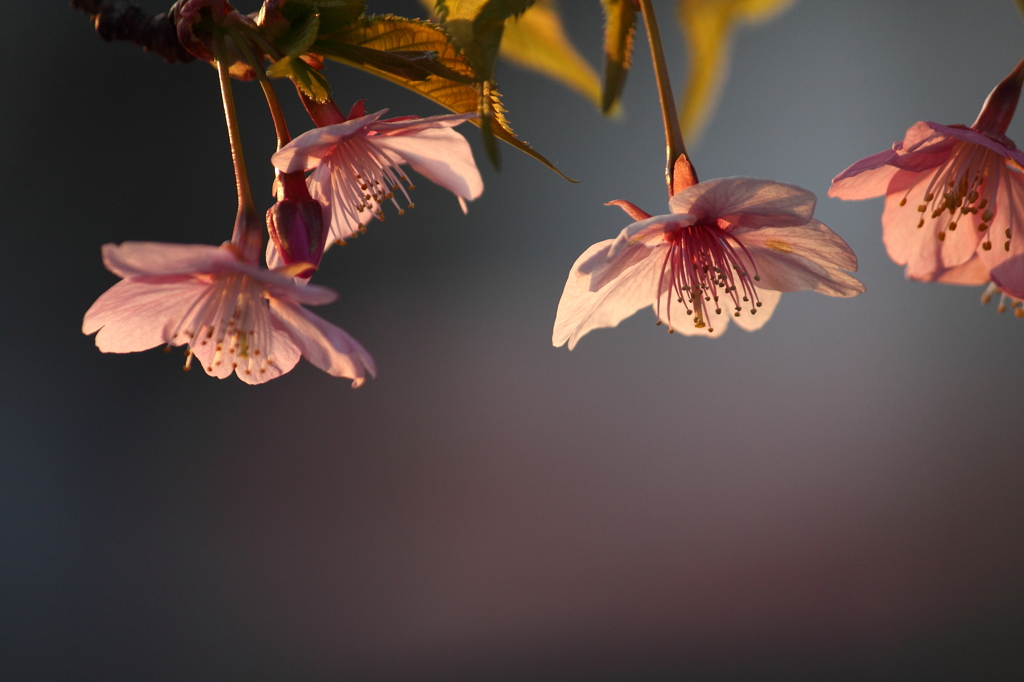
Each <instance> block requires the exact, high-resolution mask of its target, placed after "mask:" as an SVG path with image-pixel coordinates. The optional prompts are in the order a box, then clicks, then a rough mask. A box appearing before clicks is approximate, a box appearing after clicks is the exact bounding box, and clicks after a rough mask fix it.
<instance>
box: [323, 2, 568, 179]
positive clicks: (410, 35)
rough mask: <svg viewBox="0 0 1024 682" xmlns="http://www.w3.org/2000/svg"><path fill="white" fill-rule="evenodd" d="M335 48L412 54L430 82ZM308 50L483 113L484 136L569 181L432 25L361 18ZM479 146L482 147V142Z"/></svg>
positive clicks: (459, 109)
mask: <svg viewBox="0 0 1024 682" xmlns="http://www.w3.org/2000/svg"><path fill="white" fill-rule="evenodd" d="M340 44H341V45H344V44H347V45H354V46H358V47H362V48H368V49H370V50H376V51H379V52H386V53H389V54H391V55H392V56H395V55H399V56H404V57H405V58H406V59H408V58H409V56H410V55H417V59H415V60H412V62H411V63H415V64H416V65H418V66H421V67H422V68H423V69H424V70H426V71H429V72H430V77H429V78H427V79H426V80H418V79H411V78H405V77H403V76H401V75H399V74H397V73H393V72H390V71H388V70H386V69H384V68H382V67H381V66H380V65H377V64H375V63H372V62H370V61H365V60H364V61H355V60H352V59H351V58H350V56H349V57H346V56H341V55H342V54H343V53H344V52H345V50H344V48H342V49H340V50H339V49H338V45H340ZM310 51H311V52H314V53H317V54H323V55H324V56H326V57H329V58H330V59H333V60H335V61H339V62H342V63H344V64H348V65H349V66H354V67H356V68H359V69H362V70H364V71H366V72H368V73H371V74H374V75H376V76H379V77H381V78H384V79H387V80H389V81H391V82H393V83H397V84H399V85H401V86H403V87H406V88H408V89H410V90H412V91H413V92H416V93H418V94H420V95H422V96H423V97H426V98H427V99H429V100H431V101H432V102H436V103H437V104H440V105H441V106H443V107H445V108H446V109H449V110H451V111H454V112H456V113H459V114H463V113H468V112H471V111H475V112H478V113H479V112H480V111H481V109H483V110H484V112H485V118H484V121H486V122H487V123H489V125H487V128H486V131H485V132H486V134H487V135H490V136H493V137H494V138H498V139H500V140H504V141H505V142H507V143H508V144H510V145H512V146H513V147H515V148H516V149H519V150H520V151H522V152H524V153H526V154H529V155H530V156H532V157H533V158H535V159H537V160H538V161H540V162H541V163H543V164H544V165H545V166H547V167H548V168H550V169H551V170H553V171H555V172H556V173H558V174H559V175H561V176H562V177H563V178H566V180H569V178H567V177H566V176H565V175H563V174H562V173H561V171H559V170H558V169H557V168H555V166H554V165H553V164H552V163H551V162H550V161H548V160H547V159H545V158H544V157H543V156H542V155H540V154H539V153H538V152H536V151H535V150H534V149H533V148H531V147H530V145H528V144H527V143H526V142H523V141H522V140H520V139H519V138H518V137H516V135H515V133H513V132H512V128H511V126H510V125H509V123H508V120H507V119H506V118H505V115H504V114H505V109H504V107H502V106H501V101H500V95H499V94H498V91H497V89H496V86H495V85H494V83H493V82H489V81H487V82H484V83H478V82H477V81H476V74H475V73H474V71H473V68H472V67H471V66H470V65H469V63H468V62H467V60H466V58H465V56H464V55H462V54H461V53H460V52H459V50H458V49H457V48H456V47H455V45H454V44H453V42H452V40H451V39H450V38H449V37H448V35H447V34H446V33H445V31H444V30H443V29H442V28H441V27H439V26H437V25H436V24H432V23H430V22H427V21H419V20H417V19H404V18H402V17H396V16H392V15H384V16H378V17H367V18H366V19H364V20H362V21H360V22H357V23H355V24H353V25H351V26H349V27H347V28H345V29H343V30H340V31H336V32H335V33H332V34H331V35H330V36H329V37H320V38H318V39H317V41H316V42H315V43H313V45H312V46H311V48H310ZM362 54H364V55H365V54H367V53H365V52H364V53H362ZM472 123H474V124H476V125H477V126H483V125H484V122H483V121H482V120H481V119H475V120H473V121H472ZM491 144H493V141H492V143H491ZM484 145H485V147H487V145H488V142H487V139H486V137H485V140H484ZM489 155H490V153H489Z"/></svg>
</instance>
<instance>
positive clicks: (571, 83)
mask: <svg viewBox="0 0 1024 682" xmlns="http://www.w3.org/2000/svg"><path fill="white" fill-rule="evenodd" d="M420 4H421V5H423V6H424V7H426V8H427V9H429V10H430V11H431V16H432V17H433V18H435V19H437V18H438V14H437V12H436V11H435V10H434V5H435V3H434V2H433V0H420ZM498 54H499V55H501V56H502V57H505V58H506V59H508V60H509V61H511V62H514V63H516V64H518V65H519V66H522V67H524V68H527V69H533V70H534V71H537V72H538V73H541V74H544V75H545V76H547V77H549V78H553V79H554V80H556V81H558V82H560V83H562V84H563V85H565V86H567V87H569V88H571V89H572V90H575V91H576V92H578V93H580V94H582V95H583V96H584V97H586V98H587V99H589V100H591V101H592V102H594V103H595V104H596V105H597V106H600V105H601V82H600V79H599V77H598V75H597V72H596V71H595V70H594V68H593V67H592V66H591V65H590V64H589V63H588V62H587V60H586V59H584V58H583V57H582V56H581V55H580V53H579V51H578V50H576V48H575V47H574V46H573V44H572V43H571V42H570V41H569V37H568V36H567V35H566V34H565V29H564V28H563V26H562V20H561V18H560V17H559V15H558V11H557V9H556V8H555V2H554V0H537V1H536V2H535V3H534V4H533V5H532V6H530V7H529V8H528V9H527V10H526V11H525V12H523V13H522V14H521V15H519V17H511V18H509V19H506V20H505V29H504V33H503V34H502V36H501V44H500V46H499V49H498Z"/></svg>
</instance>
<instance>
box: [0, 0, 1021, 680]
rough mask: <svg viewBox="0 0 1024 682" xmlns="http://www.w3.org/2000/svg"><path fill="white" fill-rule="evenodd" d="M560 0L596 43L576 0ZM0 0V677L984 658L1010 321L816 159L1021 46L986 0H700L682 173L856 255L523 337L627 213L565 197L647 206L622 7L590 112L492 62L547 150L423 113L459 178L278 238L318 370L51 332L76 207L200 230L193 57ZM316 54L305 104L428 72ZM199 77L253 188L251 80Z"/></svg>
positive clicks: (970, 106)
mask: <svg viewBox="0 0 1024 682" xmlns="http://www.w3.org/2000/svg"><path fill="white" fill-rule="evenodd" d="M143 6H144V7H146V8H147V9H148V10H150V11H159V10H160V9H161V8H163V6H164V5H163V3H161V2H158V1H156V0H150V1H148V2H146V3H144V5H143ZM561 6H562V9H563V11H564V13H565V15H566V18H567V25H568V29H569V31H570V33H571V35H572V37H573V38H574V40H575V41H576V42H577V44H578V45H580V47H581V49H582V50H583V51H584V52H585V54H586V55H587V57H588V58H589V59H590V60H591V61H592V62H593V63H595V64H596V63H598V60H599V58H600V32H601V24H602V18H601V14H600V11H599V8H598V3H597V2H588V3H583V2H575V1H573V2H568V1H566V0H563V2H562V5H561ZM657 6H658V8H659V11H661V16H662V22H663V24H664V25H663V32H664V33H665V34H666V39H667V41H668V51H669V58H670V60H671V62H672V66H673V70H674V75H675V80H676V82H677V84H679V83H681V80H682V73H683V67H684V64H685V59H684V52H683V49H682V45H681V38H680V36H679V33H678V31H677V30H676V29H675V28H674V27H673V25H672V16H673V14H672V7H671V4H670V3H667V2H662V3H657ZM2 7H3V20H2V21H0V56H2V58H3V65H4V66H3V69H2V70H0V80H2V92H3V100H2V103H0V125H2V130H3V134H2V135H0V173H2V178H0V186H2V187H3V188H4V189H5V191H6V198H5V200H4V202H3V211H2V214H0V215H2V228H3V229H2V231H0V244H2V247H0V248H2V254H3V259H4V267H3V269H2V271H0V273H2V274H0V278H2V286H3V292H4V296H3V297H2V298H0V321H2V322H0V324H2V327H0V329H2V330H3V334H2V336H0V353H2V357H3V360H4V362H3V370H2V379H0V448H2V455H0V676H2V677H3V678H4V679H11V680H37V679H40V680H43V679H53V680H58V679H60V680H71V679H103V680H122V679H124V680H129V679H130V680H180V679H196V680H284V679H295V680H341V679H366V680H398V679H402V680H405V679H510V680H511V679H587V680H600V679H609V680H610V679H692V680H750V679H763V678H769V677H778V678H786V679H791V680H801V679H807V680H817V679H821V680H824V679H828V680H862V679H863V680H869V679H870V680H910V679H929V680H1011V679H1012V680H1016V679H1022V678H1024V651H1022V649H1024V580H1022V578H1024V496H1022V492H1024V440H1022V428H1021V425H1022V407H1024V320H1017V319H1014V318H1013V317H1012V316H1003V317H1000V316H997V315H996V313H995V310H994V306H988V307H982V306H980V305H979V304H978V296H979V294H980V290H978V289H975V288H958V287H944V286H939V285H923V284H918V283H909V282H906V281H904V280H903V277H902V272H901V269H900V268H899V267H897V266H896V265H894V264H893V263H891V262H890V261H889V260H888V258H887V257H886V255H885V252H884V249H883V247H882V244H881V239H880V232H881V231H880V227H879V214H880V212H881V202H880V201H878V200H875V201H870V202H860V203H842V202H839V201H836V200H832V199H828V198H826V197H825V193H826V191H827V188H828V184H829V180H830V178H831V177H832V176H833V175H834V174H836V173H837V172H839V171H841V170H842V169H843V168H845V167H846V166H847V165H849V164H850V163H852V162H853V161H855V160H857V159H859V158H861V157H863V156H867V155H868V154H871V153H874V152H876V151H880V150H882V149H884V148H886V147H887V146H888V145H890V144H891V143H892V141H893V140H896V139H899V138H901V137H902V135H903V132H904V131H905V129H906V128H907V127H909V126H910V125H911V124H912V123H914V122H915V121H917V120H921V119H928V120H935V121H938V122H942V123H956V122H962V123H967V124H969V123H971V121H973V119H974V116H975V115H976V114H977V111H978V109H979V108H980V106H981V103H982V101H983V99H984V98H985V96H986V94H987V93H988V92H989V90H990V89H991V88H992V87H993V86H994V85H995V84H996V83H997V82H998V81H999V80H1000V79H1001V78H1002V77H1003V76H1004V75H1006V74H1007V73H1008V72H1009V71H1010V69H1011V68H1012V67H1013V66H1014V64H1016V62H1017V60H1018V59H1019V58H1020V57H1021V56H1022V54H1024V51H1022V49H1021V48H1022V47H1024V23H1022V22H1021V20H1020V17H1019V16H1018V15H1017V13H1016V11H1015V10H1014V8H1013V3H1012V2H1011V1H1010V0H985V1H981V0H979V1H977V2H954V1H953V0H941V1H940V0H927V1H926V0H920V1H917V2H915V1H912V0H863V1H858V2H850V1H847V0H805V1H804V2H800V3H798V4H797V5H796V6H795V7H794V8H793V9H792V10H791V11H789V12H788V13H786V14H784V15H782V16H781V17H780V18H779V19H778V20H776V21H775V22H773V23H771V24H768V25H765V26H760V27H756V28H747V29H744V30H741V31H740V32H739V33H738V34H737V39H736V41H735V49H734V52H733V60H732V65H733V69H732V78H731V80H730V82H729V84H728V85H727V87H726V90H725V93H724V96H723V98H722V101H721V103H720V106H719V108H718V109H717V112H716V114H715V117H714V119H713V121H712V123H711V125H710V127H709V128H708V130H707V132H706V134H705V136H704V138H703V140H702V141H701V142H700V144H692V145H691V146H692V152H693V158H694V161H695V163H696V166H697V169H698V171H699V173H700V174H701V177H702V178H713V177H719V176H725V175H752V176H758V177H770V178H773V179H776V180H779V181H783V182H791V183H794V184H798V185H801V186H804V187H807V188H808V189H810V190H812V191H814V192H815V193H817V194H818V196H819V197H820V203H819V206H818V210H817V213H816V217H818V218H820V219H821V220H823V221H824V222H825V223H826V224H828V225H829V226H831V227H832V228H833V229H834V230H836V231H837V232H838V233H839V234H840V235H842V236H843V237H844V238H845V239H846V240H847V241H849V243H850V244H851V245H852V246H853V248H854V249H855V250H856V252H857V253H858V255H859V256H860V260H861V269H860V277H861V278H862V280H863V281H864V282H865V284H866V285H867V288H868V292H867V294H865V295H862V296H860V297H858V298H855V299H851V300H839V299H830V298H826V297H824V296H820V295H817V294H813V293H806V292H801V293H796V294H787V295H786V296H785V297H784V299H783V301H782V303H781V305H780V306H779V308H778V310H777V311H776V313H775V316H774V318H773V319H772V320H771V322H770V323H769V324H768V325H767V326H766V327H765V328H764V329H763V330H761V331H759V332H756V333H754V334H748V333H746V332H743V331H741V330H739V329H736V328H733V329H731V330H730V331H729V332H728V333H727V334H726V335H725V336H724V337H723V338H721V339H718V340H706V339H697V338H680V337H679V336H678V335H676V336H669V335H667V334H665V333H664V331H663V328H661V329H658V328H656V327H655V326H654V325H653V324H652V322H653V315H652V314H651V313H650V312H647V311H642V312H640V313H639V314H637V315H636V316H635V318H633V319H630V320H628V321H627V322H625V323H624V324H622V325H621V327H620V328H618V329H615V330H600V331H597V332H593V333H591V334H590V335H588V336H587V337H586V338H585V339H584V340H583V341H582V342H581V344H580V345H579V347H578V348H577V349H576V350H575V351H573V352H571V353H570V352H568V351H566V350H565V349H564V348H561V349H555V348H552V347H551V344H550V334H551V326H552V322H553V319H554V313H555V308H556V305H557V302H558V297H559V294H560V292H561V289H562V285H563V283H564V281H565V278H566V275H567V273H568V269H569V266H570V265H571V264H572V262H573V261H574V259H575V258H576V256H577V255H579V253H581V252H582V251H583V250H584V249H585V248H586V247H587V246H588V245H590V244H591V243H593V242H595V241H598V240H601V239H606V238H608V237H611V236H613V235H614V234H616V233H617V231H618V230H619V229H621V228H622V227H623V226H624V225H625V224H626V223H627V222H628V219H627V218H626V216H625V215H624V214H623V213H622V212H621V211H619V210H618V209H614V208H606V207H604V206H602V204H603V202H605V201H609V200H612V199H628V200H630V201H633V202H635V203H636V204H638V205H640V206H642V207H644V208H646V209H647V210H648V211H650V212H653V213H660V212H665V202H666V195H665V189H664V184H663V181H662V173H663V158H664V157H663V146H662V145H663V137H662V131H661V127H660V118H659V113H658V110H657V107H656V99H655V92H654V86H653V79H652V77H651V75H650V65H649V57H648V53H647V48H646V44H645V42H644V41H638V45H639V49H638V54H637V58H636V61H635V69H634V72H633V73H632V74H631V76H630V78H629V82H628V84H627V90H626V97H625V112H626V113H625V117H624V118H623V119H622V120H620V121H617V122H613V121H608V120H605V119H602V118H601V117H600V116H599V115H598V114H597V113H596V112H595V111H594V109H593V107H592V106H591V105H589V104H588V103H587V102H585V101H584V100H582V99H581V98H579V97H577V96H575V95H573V94H571V93H569V92H567V91H565V90H564V89H562V88H561V87H559V86H557V85H555V84H553V83H551V82H550V81H547V80H544V79H543V78H541V77H539V76H535V75H534V74H532V73H527V72H524V71H522V70H519V69H517V68H515V67H512V66H509V65H507V64H506V65H503V66H502V67H501V69H500V71H499V80H500V83H501V85H502V88H503V91H504V93H505V102H506V104H507V106H508V109H509V111H510V117H511V120H512V122H513V125H514V126H515V127H516V129H517V131H518V132H519V133H520V134H521V135H522V137H523V138H524V139H526V140H529V141H530V142H531V143H533V144H534V145H535V146H536V148H537V149H538V150H539V151H541V152H542V153H543V154H545V155H547V156H548V158H550V159H551V160H552V161H554V162H555V163H557V164H558V165H559V167H560V168H561V169H562V170H563V171H564V172H565V173H566V174H568V175H570V176H572V177H575V178H579V179H581V180H582V182H581V183H579V184H578V185H571V184H569V183H566V182H565V181H563V180H561V179H560V178H558V177H557V176H556V175H554V174H553V173H551V172H550V171H548V170H546V169H544V168H543V167H542V166H540V165H539V164H537V163H536V162H535V161H533V160H531V159H529V158H528V157H526V156H525V155H523V154H520V153H519V152H516V151H515V150H513V149H511V148H507V147H506V148H504V149H503V152H504V157H503V158H504V166H503V169H502V171H501V172H500V173H496V172H494V171H493V170H492V169H491V168H489V167H484V166H485V165H486V161H485V160H484V157H483V155H482V153H481V148H480V145H479V142H478V140H477V138H476V135H475V133H476V131H475V129H471V128H470V127H469V126H463V127H462V128H460V130H462V131H463V132H465V133H466V134H468V135H469V136H470V137H471V138H472V144H473V145H474V149H475V150H476V153H477V159H478V161H479V163H480V165H481V168H482V172H483V174H484V180H485V183H486V191H485V193H484V195H483V197H482V198H481V199H479V200H478V201H476V202H474V203H473V204H472V205H471V209H470V213H469V215H468V216H465V217H464V216H462V214H461V213H460V212H459V210H458V205H457V203H456V201H455V199H454V198H453V197H452V196H451V195H450V194H449V193H447V192H445V191H444V190H441V189H438V188H436V187H434V186H432V185H431V184H430V183H429V182H426V181H423V182H418V183H417V189H416V190H415V194H414V200H415V202H416V208H415V209H414V210H413V211H411V212H409V213H407V214H406V215H405V216H404V217H401V218H399V217H397V216H396V215H394V212H393V211H392V212H391V213H389V217H388V219H387V221H386V222H384V223H373V224H372V225H371V227H370V230H369V232H368V233H367V234H366V235H365V236H363V237H360V238H359V239H357V240H355V241H354V242H352V243H351V244H350V245H349V246H347V247H345V248H344V249H340V248H337V249H332V250H331V251H330V252H329V253H328V254H327V256H326V257H325V260H324V267H323V270H322V273H321V274H320V275H318V281H320V282H321V283H323V284H327V285H329V286H332V287H334V288H336V289H337V290H338V291H339V293H340V299H339V302H337V303H336V304H334V305H332V306H329V307H325V308H321V309H318V312H319V313H320V314H322V315H323V316H325V317H326V318H327V319H329V320H331V321H332V322H335V323H336V324H339V325H340V326H342V327H344V328H345V329H346V330H348V331H349V332H350V333H352V334H353V335H354V336H355V337H356V338H358V339H359V340H360V341H361V342H362V343H363V344H364V345H365V346H366V347H367V348H368V349H369V350H370V352H371V353H372V354H373V355H374V357H375V358H376V360H377V363H378V366H379V368H380V376H379V378H378V379H377V380H375V381H371V382H369V383H368V384H367V385H366V386H365V387H364V388H362V389H360V390H358V391H353V390H351V388H349V382H348V381H345V380H337V379H333V378H330V377H328V376H326V375H324V374H323V373H321V372H319V371H317V370H315V369H314V368H313V367H312V366H310V365H309V364H307V363H304V362H303V363H301V364H300V366H298V367H297V368H296V370H295V371H293V372H292V373H291V374H289V375H287V376H285V377H283V378H281V379H278V380H275V381H273V382H271V383H270V384H267V385H265V386H261V387H256V388H253V387H250V386H247V385H244V384H242V383H241V382H240V381H238V380H236V379H234V378H232V379H228V380H225V381H217V380H215V379H213V378H210V377H207V376H205V375H204V374H203V373H202V372H201V371H192V372H191V373H189V374H185V373H183V372H182V371H181V370H180V365H181V362H182V357H181V355H180V351H175V352H174V353H173V354H171V355H165V354H164V353H162V352H160V351H159V350H154V351H150V352H147V353H140V354H134V355H123V356H114V355H103V354H101V353H99V351H97V350H96V348H95V347H94V345H93V341H92V339H90V338H87V337H85V336H83V335H82V334H81V331H80V326H81V319H82V314H83V313H84V312H85V310H86V309H87V308H88V307H89V305H90V304H91V303H92V301H93V300H95V298H96V297H97V296H99V295H100V294H101V293H102V292H103V291H104V290H105V289H106V288H107V287H109V286H110V285H112V284H113V283H114V282H115V281H116V278H115V277H114V276H113V275H111V274H110V273H108V272H106V271H105V270H104V269H103V267H102V264H101V262H100V258H99V248H100V245H101V244H103V243H105V242H120V241H123V240H127V239H141V240H160V241H173V242H201V243H203V242H205V243H214V244H216V243H220V242H221V241H223V240H225V239H227V238H228V236H229V235H230V230H231V222H232V219H233V215H234V210H235V198H234V188H233V178H232V174H231V166H230V159H229V155H228V144H227V136H226V134H225V128H224V123H223V117H222V114H221V108H220V100H219V94H218V89H217V79H216V75H215V72H214V70H213V69H211V68H210V67H209V66H208V65H206V64H203V63H192V64H189V65H178V66H168V65H165V64H163V63H162V62H161V60H160V59H159V58H157V57H155V56H153V55H151V54H146V53H143V52H142V51H141V50H139V49H138V48H136V47H133V46H131V45H128V44H123V43H122V44H114V45H110V44H106V43H103V42H102V41H101V40H100V39H99V38H98V37H97V36H96V34H95V33H94V32H93V30H92V28H91V27H90V25H89V23H88V21H87V19H86V17H85V16H84V15H82V14H81V13H78V12H75V11H73V10H71V9H70V8H68V7H67V6H66V5H65V4H64V3H63V2H59V1H57V2H35V1H33V2H21V1H18V2H12V1H11V0H7V2H5V3H3V4H2ZM370 7H371V9H373V10H376V11H379V12H383V11H388V10H391V11H396V12H398V13H407V14H415V13H419V12H420V10H419V8H418V5H416V4H415V3H410V2H405V3H402V2H393V3H388V2H385V0H379V1H373V0H371V2H370ZM240 8H241V9H243V10H247V11H251V10H253V9H255V8H256V3H255V2H250V3H249V4H248V5H246V4H242V5H240ZM326 73H327V75H328V77H329V79H330V80H331V82H332V84H333V86H334V90H335V96H336V98H337V99H338V101H339V103H340V104H342V106H343V108H344V107H347V106H348V104H350V103H351V102H352V101H354V100H356V99H362V98H369V100H370V102H369V108H370V110H371V111H373V110H376V109H377V108H381V107H390V108H391V112H392V114H393V115H403V114H409V113H418V114H421V115H429V114H434V113H441V112H440V110H438V109H437V108H436V107H434V106H433V105H431V104H429V103H428V102H426V101H425V100H421V99H419V98H417V97H416V96H414V95H412V94H411V93H408V92H407V91H405V90H402V89H401V88H399V87H397V86H393V85H390V84H387V83H383V82H376V81H374V80H373V79H371V78H369V77H367V76H364V75H363V74H361V73H359V72H356V71H353V70H350V69H346V68H345V67H343V66H341V65H336V64H332V65H330V66H328V68H327V70H326ZM280 91H281V94H282V96H283V97H284V99H285V101H286V104H287V107H288V115H289V117H290V120H291V122H292V126H293V129H294V131H295V132H300V131H302V130H303V129H305V128H306V127H307V126H308V125H309V124H308V120H307V119H304V116H303V114H302V112H301V111H300V110H299V109H298V108H297V106H296V102H295V98H294V97H293V96H292V94H291V93H290V92H289V91H288V88H287V87H284V84H282V87H281V88H280ZM237 96H238V100H239V103H240V106H241V108H242V128H243V136H244V139H245V143H246V151H247V154H248V156H249V162H250V168H251V174H252V177H253V179H254V182H255V183H256V184H255V186H256V193H257V199H258V201H259V202H260V205H261V207H264V208H265V207H267V206H269V203H270V196H269V185H270V180H271V177H272V176H271V169H270V166H269V164H268V163H267V162H266V159H267V158H268V157H269V155H270V154H271V153H272V152H273V144H274V140H273V134H272V128H271V124H270V119H269V116H268V115H267V113H266V109H265V106H264V105H263V104H262V102H261V96H260V94H259V88H258V86H256V85H255V84H246V83H242V84H239V85H238V86H237ZM1022 130H1024V129H1022V126H1021V124H1020V122H1019V121H1018V122H1016V123H1014V125H1013V126H1012V127H1011V129H1010V131H1009V134H1010V135H1011V136H1012V137H1017V139H1021V137H1022V135H1021V133H1022Z"/></svg>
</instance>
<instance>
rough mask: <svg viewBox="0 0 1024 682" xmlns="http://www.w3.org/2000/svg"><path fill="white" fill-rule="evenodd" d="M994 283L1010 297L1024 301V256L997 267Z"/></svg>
mask: <svg viewBox="0 0 1024 682" xmlns="http://www.w3.org/2000/svg"><path fill="white" fill-rule="evenodd" d="M992 281H993V282H995V283H996V284H997V285H999V288H1000V289H1002V290H1003V291H1004V292H1005V293H1006V294H1008V295H1009V296H1012V297H1014V298H1017V299H1024V255H1017V256H1014V257H1013V258H1008V259H1006V260H1005V261H1003V262H1002V263H1000V264H999V265H998V266H996V267H995V268H994V269H993V270H992Z"/></svg>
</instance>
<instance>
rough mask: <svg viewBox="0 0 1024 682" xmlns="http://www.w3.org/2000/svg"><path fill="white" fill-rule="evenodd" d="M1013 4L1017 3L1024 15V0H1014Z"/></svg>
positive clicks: (1019, 10) (1021, 13) (1018, 9)
mask: <svg viewBox="0 0 1024 682" xmlns="http://www.w3.org/2000/svg"><path fill="white" fill-rule="evenodd" d="M1013 4H1015V5H1017V11H1018V12H1020V15H1021V16H1022V17H1024V0H1013Z"/></svg>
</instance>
